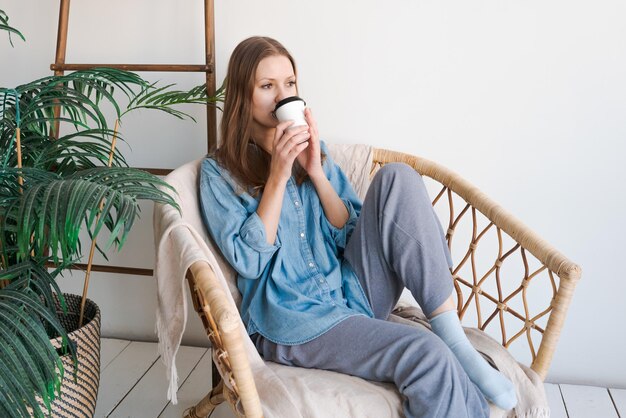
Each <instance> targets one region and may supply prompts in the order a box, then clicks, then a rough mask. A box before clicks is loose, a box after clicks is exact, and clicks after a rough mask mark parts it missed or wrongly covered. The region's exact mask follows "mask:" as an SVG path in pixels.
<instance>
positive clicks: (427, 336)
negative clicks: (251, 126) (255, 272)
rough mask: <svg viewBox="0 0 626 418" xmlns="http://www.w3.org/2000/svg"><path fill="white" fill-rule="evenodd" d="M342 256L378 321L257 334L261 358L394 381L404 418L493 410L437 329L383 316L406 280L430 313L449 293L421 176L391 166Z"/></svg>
mask: <svg viewBox="0 0 626 418" xmlns="http://www.w3.org/2000/svg"><path fill="white" fill-rule="evenodd" d="M344 257H345V258H346V259H347V260H348V262H349V263H350V264H351V266H352V267H353V269H354V271H355V272H356V274H357V276H358V278H359V281H360V282H361V286H362V287H363V290H364V291H365V294H366V295H367V297H368V299H369V302H370V305H371V307H372V310H373V311H374V315H375V318H368V317H365V316H353V317H350V318H348V319H346V320H344V321H342V322H340V323H339V324H337V325H336V326H334V327H333V328H331V329H330V330H329V331H327V332H326V333H324V334H322V335H321V336H319V337H317V338H316V339H314V340H312V341H309V342H308V343H304V344H300V345H293V346H288V345H280V344H275V343H273V342H271V341H268V340H267V339H265V338H264V337H263V336H261V335H259V334H254V335H253V336H252V340H253V342H254V343H255V345H256V348H257V350H258V351H259V353H260V354H261V356H262V357H263V358H264V359H266V360H269V361H274V362H276V363H281V364H286V365H292V366H298V367H306V368H316V369H324V370H332V371H336V372H340V373H345V374H349V375H353V376H359V377H361V378H364V379H367V380H374V381H380V382H393V383H394V384H395V385H396V387H397V388H398V390H399V391H400V393H401V394H402V395H403V398H404V401H403V410H404V414H405V416H406V417H407V418H417V417H453V418H462V417H489V407H488V405H487V401H486V400H485V398H484V396H483V395H482V393H481V392H480V390H479V389H478V388H477V387H476V386H475V385H474V384H473V383H472V382H471V381H470V380H469V378H468V376H467V374H466V373H465V371H464V370H463V368H462V366H461V365H460V364H459V362H458V361H457V359H456V357H455V356H454V354H453V353H452V352H451V351H450V349H449V348H448V347H447V346H446V345H445V343H444V342H443V341H442V340H441V339H440V338H439V337H437V336H436V335H435V334H433V333H432V332H430V331H426V330H423V329H422V328H417V327H411V326H409V325H404V324H398V323H394V322H389V321H386V319H387V317H388V316H389V314H390V313H391V311H392V310H393V308H394V306H395V304H396V303H397V301H398V299H399V297H400V294H401V293H402V290H403V288H404V287H407V288H408V289H409V290H410V291H411V293H412V294H413V297H415V299H416V300H417V302H418V303H419V304H420V306H421V307H422V309H423V311H424V313H425V314H426V315H427V316H430V314H431V313H432V312H433V311H434V310H435V309H436V308H437V307H439V306H440V305H441V304H442V303H443V302H444V301H445V300H446V299H447V298H448V297H449V296H450V295H451V294H452V279H451V277H450V270H449V265H450V264H451V261H450V256H449V253H448V251H447V246H446V243H445V239H444V237H443V231H442V229H441V225H440V224H439V221H438V220H437V218H436V215H435V213H434V211H433V208H432V205H431V202H430V198H429V196H428V193H427V192H426V188H425V187H424V183H423V181H422V178H421V176H420V175H419V174H417V173H416V172H415V171H414V170H413V169H412V168H410V167H409V166H407V165H405V164H387V165H385V166H384V167H383V168H382V169H381V170H380V171H379V172H378V173H377V175H376V176H375V177H374V180H373V181H372V184H371V185H370V188H369V190H368V193H367V196H366V197H365V201H364V202H363V208H362V210H361V215H360V216H359V220H358V222H357V225H356V229H355V230H354V232H353V234H352V236H351V238H350V241H349V242H348V245H347V248H346V250H345V253H344Z"/></svg>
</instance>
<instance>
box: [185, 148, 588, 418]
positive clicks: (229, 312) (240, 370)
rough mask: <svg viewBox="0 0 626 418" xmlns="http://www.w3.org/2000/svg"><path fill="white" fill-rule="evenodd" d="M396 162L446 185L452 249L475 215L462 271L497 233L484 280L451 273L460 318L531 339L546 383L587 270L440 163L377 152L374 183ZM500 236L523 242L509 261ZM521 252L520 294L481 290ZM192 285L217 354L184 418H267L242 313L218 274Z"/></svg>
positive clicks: (199, 274)
mask: <svg viewBox="0 0 626 418" xmlns="http://www.w3.org/2000/svg"><path fill="white" fill-rule="evenodd" d="M392 162H403V163H406V164H408V165H409V166H411V167H412V168H413V169H415V170H416V171H417V172H418V173H419V174H421V175H422V176H426V177H429V178H432V179H433V180H435V181H437V182H439V183H441V185H442V186H443V188H442V190H441V191H440V193H439V194H438V195H437V197H436V198H435V199H434V201H433V205H434V204H436V203H437V201H438V200H439V199H440V198H441V197H442V196H444V194H447V196H448V200H449V204H450V220H449V225H448V231H447V234H446V238H447V239H448V245H450V244H451V240H452V237H453V234H454V231H455V227H456V226H457V224H458V221H459V219H460V218H461V217H462V216H463V215H464V214H466V213H470V212H469V209H471V213H472V216H473V220H474V234H473V238H472V241H471V243H470V245H469V249H468V253H467V254H466V256H465V257H464V259H463V260H462V261H461V263H460V264H462V263H464V262H466V261H467V260H468V259H470V258H471V259H472V262H473V257H474V255H475V249H476V247H477V245H478V241H479V240H480V238H481V237H482V235H483V234H484V232H485V231H486V230H487V229H489V228H490V227H492V226H495V227H496V228H497V233H498V238H499V243H500V254H499V257H498V259H497V260H496V262H495V264H494V267H493V268H492V270H490V272H489V273H488V274H487V275H486V276H485V277H483V278H482V279H477V277H474V279H473V283H470V282H469V281H467V280H464V279H463V278H461V277H459V276H458V275H457V274H455V272H456V271H458V268H453V270H452V273H453V278H454V281H455V288H456V291H457V297H458V305H457V306H458V313H459V317H460V318H461V319H462V318H463V316H464V314H465V312H466V310H467V308H468V306H469V305H470V303H471V301H472V300H475V302H476V309H477V310H478V327H479V328H481V329H484V328H485V327H486V326H487V324H488V323H489V322H490V321H491V320H492V319H494V318H495V317H496V316H498V315H499V317H500V323H501V328H502V335H503V341H502V344H503V345H504V346H505V347H508V346H509V344H510V343H511V342H512V341H513V340H515V339H517V338H518V337H520V336H521V335H523V334H526V335H527V336H528V344H529V347H530V349H531V353H532V358H533V361H532V363H531V365H530V367H531V368H532V369H533V370H534V371H535V372H537V374H538V375H539V377H540V378H541V379H542V380H543V379H545V377H546V375H547V372H548V368H549V366H550V363H551V361H552V357H553V355H554V351H555V349H556V344H557V342H558V339H559V336H560V333H561V330H562V328H563V324H564V321H565V317H566V315H567V311H568V308H569V305H570V302H571V299H572V295H573V293H574V289H575V287H576V284H577V283H578V281H579V279H580V276H581V268H580V267H579V266H578V265H577V264H575V263H574V262H572V261H570V260H569V259H568V258H567V257H565V256H564V255H563V254H561V253H560V252H559V251H558V250H556V249H555V248H554V247H552V246H551V245H550V244H548V243H547V242H546V241H544V240H543V239H542V238H540V237H539V236H538V235H537V234H536V233H534V232H533V231H532V230H531V229H530V228H528V227H527V226H525V225H524V224H523V223H522V222H521V221H519V220H518V219H517V218H515V217H514V216H513V215H511V214H510V213H508V212H507V211H506V210H504V209H503V208H502V207H501V206H499V205H498V204H496V203H495V202H494V201H492V200H491V199H490V198H489V197H487V196H486V195H484V194H483V193H482V192H481V191H480V190H479V189H477V188H476V187H475V186H473V185H472V184H470V183H469V182H468V181H466V180H464V179H463V178H462V177H460V176H459V175H458V174H456V173H454V172H453V171H451V170H449V169H447V168H446V167H443V166H441V165H439V164H437V163H434V162H432V161H429V160H427V159H424V158H421V157H418V156H414V155H410V154H405V153H401V152H396V151H390V150H386V149H376V148H375V149H374V157H373V164H372V170H371V176H373V175H374V174H375V173H376V171H377V170H378V169H379V168H380V167H382V166H383V165H384V164H387V163H392ZM453 193H454V194H456V195H458V196H459V197H460V198H461V199H463V200H464V201H465V202H466V206H465V207H464V209H463V210H462V211H461V213H460V214H459V215H458V216H457V215H456V214H455V213H454V207H453V204H452V194H453ZM476 211H478V212H480V213H482V214H483V215H484V216H485V217H486V218H487V219H488V220H489V221H490V224H489V225H488V226H487V228H485V229H484V230H483V231H482V232H481V233H480V234H479V235H477V231H476V222H475V216H476ZM502 233H504V234H507V235H508V236H509V237H511V238H512V239H513V240H514V241H515V242H516V243H517V245H516V246H515V247H514V248H513V249H512V250H511V251H508V252H507V253H506V254H503V251H502V240H501V234H502ZM517 250H519V251H520V252H521V255H522V258H523V260H524V264H525V265H526V270H527V271H526V274H525V275H524V277H523V279H522V281H521V284H520V286H519V288H518V289H517V290H515V291H514V292H513V293H512V294H511V295H509V296H508V297H503V296H502V294H501V292H500V283H499V279H498V291H499V292H498V293H499V294H498V296H497V297H494V296H491V295H489V294H488V293H487V292H485V291H484V290H483V289H482V288H481V284H482V283H483V280H485V279H486V278H487V276H488V275H489V274H490V273H492V272H494V271H495V273H496V277H498V272H499V268H500V266H501V264H502V262H503V261H504V260H505V259H506V258H507V257H508V256H509V255H510V254H511V253H512V252H513V251H517ZM526 253H530V254H531V255H532V256H534V257H535V258H536V259H537V260H538V261H539V262H540V263H541V264H543V266H542V268H541V269H540V270H538V271H536V272H534V273H532V274H529V273H528V265H527V263H526V257H527V254H526ZM545 270H547V273H548V275H549V277H550V281H551V284H552V288H553V297H552V299H551V301H550V304H549V306H548V307H547V308H546V309H545V310H544V311H543V312H541V313H540V314H539V315H536V316H534V317H533V316H531V315H530V314H529V312H528V308H527V305H526V288H527V287H528V285H529V283H530V281H531V280H532V279H533V278H534V276H535V275H536V274H537V273H539V272H541V271H545ZM554 275H556V276H558V278H559V283H558V286H557V284H556V283H555V280H554ZM187 279H188V284H189V288H190V290H191V294H192V299H193V304H194V309H195V310H196V312H197V313H198V315H199V316H200V318H201V319H202V323H203V325H204V327H205V329H206V331H207V336H208V338H209V340H210V342H211V346H212V348H213V373H212V375H213V380H212V381H213V389H212V390H211V391H210V392H209V394H207V395H206V396H205V397H204V398H203V399H202V400H201V401H200V402H199V403H198V404H197V405H195V406H193V407H191V408H189V409H187V410H186V411H185V415H184V416H185V417H189V418H200V417H206V416H207V415H208V414H209V413H210V412H211V411H212V410H213V409H215V407H217V406H218V405H219V404H220V403H221V402H223V401H224V400H227V401H228V403H229V405H230V406H231V409H232V410H233V412H234V413H235V415H236V416H237V417H240V418H260V417H263V412H262V409H261V401H260V399H259V396H258V393H257V391H256V387H255V384H254V378H253V375H252V371H251V369H250V364H249V361H248V358H247V355H246V352H245V349H244V344H243V340H242V337H241V330H240V329H239V313H238V312H237V311H236V310H233V309H232V307H231V305H229V303H228V299H227V296H226V293H225V291H224V290H223V288H222V286H221V285H220V283H219V282H218V280H217V277H216V276H215V273H214V272H213V270H212V269H211V267H210V266H209V265H208V264H207V263H206V262H196V263H194V264H193V265H192V266H191V267H190V269H189V271H188V272H187ZM462 286H466V287H467V288H469V289H470V290H471V293H470V295H469V297H468V298H467V300H466V302H465V303H464V301H463V293H462V290H461V287H462ZM520 293H521V294H523V298H524V307H525V312H524V314H520V313H518V312H516V311H515V310H513V309H512V308H511V307H510V306H509V305H507V302H508V301H509V300H510V299H511V298H512V297H513V296H515V295H517V294H520ZM479 296H483V297H486V298H488V299H490V300H491V301H492V302H494V303H495V304H496V305H497V309H496V311H495V312H494V313H493V314H492V315H491V316H490V317H489V318H488V320H487V321H485V322H484V323H483V322H482V319H481V315H480V309H479V302H478V299H479ZM505 313H508V314H511V315H513V316H515V317H517V318H518V319H520V320H521V321H523V322H524V326H523V328H522V330H521V331H519V332H517V333H516V334H515V335H514V336H513V337H512V338H510V339H508V340H507V339H506V336H505V335H506V330H505V326H504V321H503V320H502V318H503V316H504V314H505ZM545 315H549V317H548V321H547V325H546V326H545V329H543V328H542V327H540V326H539V325H537V323H536V321H537V320H538V319H539V318H541V317H544V316H545ZM531 329H532V330H535V331H539V332H540V333H541V334H542V335H543V337H542V339H541V343H540V344H539V348H538V350H537V351H535V349H534V347H533V341H532V339H531V338H530V331H531Z"/></svg>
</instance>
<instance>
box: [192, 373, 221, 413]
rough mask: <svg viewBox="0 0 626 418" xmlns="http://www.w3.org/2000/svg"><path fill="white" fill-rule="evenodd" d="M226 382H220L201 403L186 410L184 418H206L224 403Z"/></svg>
mask: <svg viewBox="0 0 626 418" xmlns="http://www.w3.org/2000/svg"><path fill="white" fill-rule="evenodd" d="M223 390H224V382H223V381H222V380H220V382H219V383H218V384H217V386H216V387H214V388H213V390H211V392H209V393H208V394H207V395H206V396H205V397H204V398H202V400H201V401H200V402H198V403H197V404H196V406H193V407H191V408H189V409H186V410H185V412H184V414H183V418H206V417H207V416H208V415H209V414H210V413H211V412H212V411H213V410H214V409H215V408H217V406H218V405H219V404H221V403H222V402H224V400H225V398H224V393H223Z"/></svg>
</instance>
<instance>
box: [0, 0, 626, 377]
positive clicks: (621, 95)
mask: <svg viewBox="0 0 626 418" xmlns="http://www.w3.org/2000/svg"><path fill="white" fill-rule="evenodd" d="M3 3H4V4H3V6H2V8H3V9H4V10H5V11H6V12H7V13H8V14H9V16H10V17H11V22H12V23H13V24H14V25H15V26H17V27H18V28H20V29H22V30H23V32H24V34H25V36H26V37H27V43H26V44H24V43H22V42H20V41H17V42H16V47H15V48H13V49H12V48H10V47H9V46H8V44H7V42H5V41H2V42H0V59H1V61H2V65H1V66H0V71H1V73H0V84H1V85H2V86H7V87H8V86H12V85H16V84H19V83H22V82H26V81H29V80H31V79H33V78H34V77H36V76H43V75H47V74H49V64H50V63H51V62H52V61H53V59H54V47H55V42H56V16H57V14H58V5H57V4H56V3H57V2H41V1H35V0H27V1H24V0H21V1H18V0H9V1H8V2H6V1H5V2H3ZM127 3H128V4H127ZM173 4H174V3H173V2H169V1H165V0H153V1H138V0H135V1H134V2H125V1H121V0H115V1H109V2H98V3H96V2H93V1H87V0H75V1H73V2H72V11H71V15H70V30H69V38H70V41H69V43H68V56H67V61H68V62H103V61H108V62H126V61H128V62H138V63H140V62H179V63H201V62H202V60H203V43H202V39H203V32H202V30H203V29H202V5H201V1H199V0H197V1H194V2H191V1H187V2H179V3H177V4H179V6H178V8H176V7H175V6H173ZM182 4H184V7H183V6H181V5H182ZM215 21H216V53H217V55H216V57H217V76H218V80H219V81H221V80H222V78H223V76H224V73H225V67H226V63H227V59H228V56H229V54H230V52H231V51H232V49H233V48H234V46H235V45H236V44H237V43H238V42H239V41H240V40H242V39H243V38H245V37H247V36H250V35H255V34H263V35H269V36H273V37H276V38H277V39H279V40H281V41H282V42H283V43H284V44H285V45H286V46H287V48H289V49H290V50H291V52H292V53H293V55H294V56H295V58H296V60H297V62H298V66H299V76H300V89H301V95H302V96H303V97H305V98H306V100H307V102H308V104H309V105H310V107H311V108H312V109H313V111H314V114H315V115H316V117H317V120H318V125H319V127H320V130H321V132H322V135H323V137H324V138H325V139H326V140H328V141H333V142H346V143H368V144H372V145H375V146H381V147H386V148H391V149H395V150H400V151H405V152H409V153H414V154H420V155H422V156H425V157H427V158H429V159H432V160H436V161H438V162H440V163H442V164H444V165H446V166H448V167H451V168H453V169H454V170H455V171H456V172H458V173H461V174H462V175H463V176H464V177H466V178H467V179H469V180H470V181H472V182H473V183H475V184H476V185H477V186H479V187H480V188H481V189H482V190H483V191H484V192H486V193H487V194H488V195H490V196H491V197H492V198H493V199H495V200H496V201H498V202H499V203H501V204H502V205H503V206H504V207H506V208H507V209H509V211H511V212H512V213H513V214H515V215H516V216H517V217H519V218H521V219H522V220H523V221H524V222H525V223H526V224H527V225H528V226H530V227H531V228H533V229H534V230H535V231H537V232H538V233H539V234H540V235H541V236H543V237H544V238H545V239H547V240H548V241H549V242H550V243H552V244H553V245H554V246H556V247H557V248H558V249H560V250H561V251H562V252H563V253H565V254H566V255H567V256H569V257H570V258H571V259H572V260H574V261H576V262H577V263H579V264H581V265H582V267H583V278H582V281H581V282H580V284H579V286H578V288H577V291H576V294H575V297H574V301H573V303H572V306H571V309H570V313H569V316H568V318H567V322H566V324H565V328H564V330H563V333H562V336H561V339H560V342H559V346H558V349H557V352H556V356H555V359H554V361H553V363H552V367H551V369H550V374H549V377H548V380H552V381H559V382H572V383H582V382H584V383H589V384H597V385H609V386H613V387H621V388H626V377H625V376H626V362H624V361H623V357H622V355H623V352H624V350H625V349H626V336H625V335H624V325H623V322H622V319H623V318H624V317H626V308H625V307H624V304H623V303H622V302H621V300H622V295H623V294H624V293H625V292H626V281H624V280H622V276H623V274H622V272H621V269H620V268H619V267H618V263H619V262H620V260H621V259H622V257H623V254H624V250H625V249H626V248H625V246H624V244H623V235H624V232H625V231H626V221H625V220H624V217H623V216H622V212H623V208H624V204H625V203H626V202H625V199H624V197H623V195H622V190H623V184H624V181H625V180H626V169H625V168H624V164H620V162H621V159H622V156H623V154H624V151H626V146H625V145H624V144H625V142H626V141H625V139H626V138H625V137H626V78H625V77H624V74H626V25H624V23H623V22H624V21H626V3H624V2H621V1H617V0H615V1H609V0H599V1H596V2H584V1H541V2H540V1H523V2H522V1H510V0H509V1H506V0H505V1H502V0H499V1H495V0H494V1H474V2H466V1H460V0H456V1H449V2H434V1H426V0H419V1H406V0H395V1H386V2H383V1H373V0H362V1H359V2H335V1H331V0H318V1H315V2H304V1H287V0H274V1H264V2H260V1H252V0H247V1H244V0H229V1H217V2H216V5H215ZM7 63H11V65H8V64H7ZM146 76H147V77H150V78H151V79H154V80H156V79H160V80H163V82H167V81H174V82H177V83H178V84H179V85H180V86H181V88H186V87H191V86H193V85H196V84H199V83H201V82H202V77H201V76H199V75H194V76H189V75H185V76H183V75H176V74H173V75H171V74H146ZM190 111H191V112H193V113H194V114H196V115H197V116H198V117H199V119H200V122H199V123H198V124H196V125H194V124H192V123H181V122H178V121H176V120H174V119H171V118H166V117H163V116H154V115H150V114H148V113H146V114H142V115H139V116H137V117H133V118H132V119H129V120H127V122H126V123H125V125H124V127H123V129H124V132H125V133H126V136H127V137H128V138H129V139H130V142H131V144H132V146H133V148H134V150H135V151H134V152H133V153H132V154H129V159H130V161H131V163H132V164H135V165H139V166H160V167H174V166H177V165H179V164H180V163H182V162H184V161H187V160H190V159H193V158H196V157H199V156H201V155H202V153H203V150H204V146H205V138H206V128H205V124H204V119H203V111H202V109H190ZM154 143H158V144H159V145H158V146H154V145H152V144H154ZM150 220H151V210H150V207H149V206H148V207H146V210H145V211H144V219H143V220H142V222H141V224H140V225H138V228H136V230H135V232H134V235H133V237H132V238H131V242H129V243H128V245H127V247H126V248H125V252H124V253H123V254H122V255H120V256H119V257H114V261H115V262H116V263H118V264H119V263H123V264H125V265H134V266H137V267H146V268H150V267H151V266H152V262H153V256H152V247H151V246H152V236H151V230H150ZM63 283H64V286H65V287H66V288H67V289H73V290H75V291H79V290H78V289H79V287H80V280H78V279H76V278H68V279H66V280H64V281H63ZM90 295H91V296H92V297H93V298H94V299H95V300H96V301H97V302H98V303H99V304H100V306H101V308H102V310H103V333H104V335H109V336H120V337H125V338H136V339H154V334H153V324H154V307H155V286H154V281H153V279H152V278H148V277H134V276H118V277H115V276H112V275H95V276H94V278H93V280H92V286H91V288H90ZM189 325H190V326H189V330H188V332H187V334H186V341H187V342H192V343H198V344H200V343H203V341H204V340H203V337H202V332H201V327H200V324H199V321H198V320H197V318H195V317H192V318H191V321H190V324H189Z"/></svg>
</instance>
